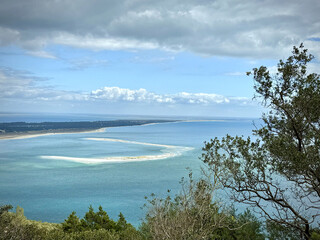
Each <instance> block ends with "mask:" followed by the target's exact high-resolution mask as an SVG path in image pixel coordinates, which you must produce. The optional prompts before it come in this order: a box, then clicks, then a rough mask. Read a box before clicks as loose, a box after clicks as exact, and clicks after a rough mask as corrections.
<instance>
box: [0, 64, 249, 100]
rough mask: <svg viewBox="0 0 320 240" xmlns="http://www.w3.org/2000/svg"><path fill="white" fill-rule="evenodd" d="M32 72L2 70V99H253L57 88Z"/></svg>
mask: <svg viewBox="0 0 320 240" xmlns="http://www.w3.org/2000/svg"><path fill="white" fill-rule="evenodd" d="M45 80H46V79H42V78H39V77H36V76H34V75H32V74H31V73H29V72H23V71H17V70H13V69H10V68H1V69H0V88H1V89H2V91H1V92H0V99H2V100H1V101H2V102H4V101H6V100H8V99H16V100H21V101H24V100H37V101H57V102H59V101H62V102H63V101H69V102H70V101H71V102H72V101H74V102H91V103H93V104H94V103H95V102H106V103H108V102H110V103H114V102H118V103H137V104H140V103H142V104H149V105H155V104H156V105H159V104H160V105H167V106H170V105H181V104H182V105H217V104H240V105H241V104H248V102H250V99H248V98H244V97H225V96H223V95H219V94H214V93H188V92H180V93H176V94H157V93H153V92H149V91H147V90H146V89H143V88H140V89H128V88H120V87H103V88H99V89H96V90H93V91H91V92H74V91H62V90H57V89H55V88H54V87H50V86H46V85H44V84H41V85H40V84H39V82H40V81H45Z"/></svg>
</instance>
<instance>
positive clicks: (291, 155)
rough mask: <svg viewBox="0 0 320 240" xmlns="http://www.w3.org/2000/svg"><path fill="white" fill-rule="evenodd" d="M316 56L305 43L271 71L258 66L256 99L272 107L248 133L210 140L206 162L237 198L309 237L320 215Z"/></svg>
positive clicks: (319, 82) (319, 84) (319, 79)
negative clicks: (311, 67)
mask: <svg viewBox="0 0 320 240" xmlns="http://www.w3.org/2000/svg"><path fill="white" fill-rule="evenodd" d="M313 58H314V57H313V56H312V55H309V54H308V53H307V49H305V48H304V46H303V44H301V45H300V46H299V47H294V48H293V51H292V56H290V57H289V58H288V59H287V60H286V61H285V62H284V61H282V60H280V62H279V64H278V72H277V73H276V74H275V75H271V74H270V72H269V71H268V69H267V68H266V67H264V66H261V67H260V68H254V69H253V71H252V72H249V73H248V75H250V74H253V78H254V80H255V86H254V89H255V91H256V96H255V97H256V98H258V99H261V102H262V104H263V106H265V107H266V108H267V109H270V111H269V112H268V113H266V114H263V116H262V120H263V125H262V127H261V128H260V129H257V130H254V131H253V132H254V133H253V134H254V138H255V139H254V140H252V139H251V138H250V137H248V138H244V137H239V136H236V137H231V136H228V135H227V136H226V137H224V138H222V139H221V140H219V139H218V138H215V139H211V141H210V142H208V143H206V144H205V147H204V148H203V150H204V153H203V158H202V160H203V161H204V162H205V163H207V164H208V165H209V166H210V167H211V169H212V170H213V171H219V172H222V174H221V175H219V180H220V181H221V183H222V184H223V186H224V187H225V188H228V189H229V190H230V193H231V196H232V199H233V200H235V201H236V202H241V203H245V204H249V205H251V206H253V207H254V209H258V210H259V212H260V213H261V214H262V215H263V216H264V217H265V218H266V219H267V220H268V221H269V222H272V223H273V224H278V225H281V226H282V227H287V228H289V229H293V230H294V232H298V235H299V236H298V237H299V238H300V239H310V237H311V227H314V226H315V227H319V217H320V111H319V107H320V77H319V75H318V74H315V73H311V74H309V73H308V71H307V64H308V63H309V62H310V61H312V59H313Z"/></svg>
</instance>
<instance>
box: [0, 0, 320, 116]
mask: <svg viewBox="0 0 320 240" xmlns="http://www.w3.org/2000/svg"><path fill="white" fill-rule="evenodd" d="M319 12H320V1H319V0H304V1H301V0H283V1H278V0H241V1H238V0H197V1H195V0H183V1H182V0H162V1H159V0H157V1H155V0H91V1H87V0H28V1H25V0H1V4H0V89H1V91H0V112H35V113H61V114H63V113H88V114H126V115H128V114H129V115H131V114H132V115H164V116H210V117H259V116H260V115H261V112H262V111H263V108H262V106H261V105H260V104H259V100H258V99H256V100H255V99H253V96H254V89H253V85H254V82H253V79H252V76H251V77H250V76H249V77H248V76H246V74H245V73H246V72H247V71H250V70H252V68H255V67H259V66H261V65H264V66H267V67H268V68H269V70H270V72H271V73H275V72H276V69H277V68H276V66H277V63H278V61H279V59H286V58H287V57H288V56H290V54H291V51H292V47H293V46H298V45H300V43H303V44H304V45H305V47H306V48H308V49H309V52H310V53H312V54H313V55H314V56H315V60H314V61H313V62H312V63H311V64H310V69H309V70H310V71H312V72H317V73H319V71H320V70H319V69H320V68H319V66H320V65H319V64H320V63H319V57H320V14H319Z"/></svg>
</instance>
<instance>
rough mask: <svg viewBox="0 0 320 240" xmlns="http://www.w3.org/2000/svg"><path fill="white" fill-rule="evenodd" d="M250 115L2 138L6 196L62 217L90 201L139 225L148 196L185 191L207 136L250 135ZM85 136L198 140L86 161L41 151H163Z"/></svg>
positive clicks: (31, 213) (1, 200) (30, 211)
mask: <svg viewBox="0 0 320 240" xmlns="http://www.w3.org/2000/svg"><path fill="white" fill-rule="evenodd" d="M253 128H254V127H253V124H252V120H241V119H234V120H232V119H228V120H227V121H218V122H212V121H210V122H179V123H164V124H155V125H145V126H132V127H117V128H108V129H107V130H106V131H105V132H102V133H81V134H63V135H53V136H41V137H37V138H30V139H18V140H0V194H1V195H0V204H11V205H13V206H17V205H19V206H21V207H23V208H24V210H25V215H26V216H27V217H28V218H30V219H34V220H42V221H48V222H62V221H63V220H64V219H65V218H67V217H68V215H69V214H70V213H71V212H72V211H76V212H77V215H78V216H79V217H82V216H83V214H84V213H85V212H86V211H87V208H88V206H89V205H90V204H91V205H92V206H93V207H94V208H96V209H97V207H98V206H99V205H102V206H103V208H104V209H105V210H106V211H107V212H108V214H109V215H110V216H111V217H112V218H117V215H118V214H119V212H120V211H121V212H122V213H123V214H124V215H125V217H126V218H127V220H128V221H129V222H131V223H133V224H134V225H138V224H139V221H140V219H141V218H143V216H144V210H143V209H141V207H142V206H143V204H144V203H146V201H145V199H144V196H148V195H150V194H151V193H156V194H158V195H164V194H166V192H167V190H168V189H171V191H172V192H173V193H176V192H178V191H179V189H180V186H179V181H180V179H181V177H183V176H187V174H188V170H186V168H187V167H189V168H191V169H193V170H194V171H195V172H196V173H197V172H198V169H199V167H200V165H201V161H200V160H199V157H200V156H201V148H202V147H203V146H204V144H203V142H204V141H209V140H210V138H214V137H222V136H225V135H226V134H230V135H245V136H246V135H250V134H251V130H252V129H253ZM87 137H97V138H113V139H121V140H128V141H137V142H145V143H155V144H166V145H175V146H182V147H192V148H193V150H190V151H185V152H182V155H180V156H176V157H172V158H167V159H162V160H152V161H143V162H130V163H102V164H92V165H90V164H89V165H88V164H83V163H78V162H72V161H64V160H54V159H42V158H40V157H39V156H43V155H54V156H60V155H61V156H69V157H86V158H95V157H97V158H99V157H103V156H109V157H110V156H140V155H157V154H159V153H161V147H158V146H149V145H137V144H130V143H119V142H101V141H88V140H86V139H85V138H87Z"/></svg>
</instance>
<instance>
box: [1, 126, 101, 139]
mask: <svg viewBox="0 0 320 240" xmlns="http://www.w3.org/2000/svg"><path fill="white" fill-rule="evenodd" d="M105 130H106V128H99V129H94V130H88V129H70V130H69V129H61V130H54V131H52V130H44V131H30V132H18V133H1V134H0V140H7V139H27V138H35V137H41V136H50V135H56V134H75V133H97V132H104V131H105Z"/></svg>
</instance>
